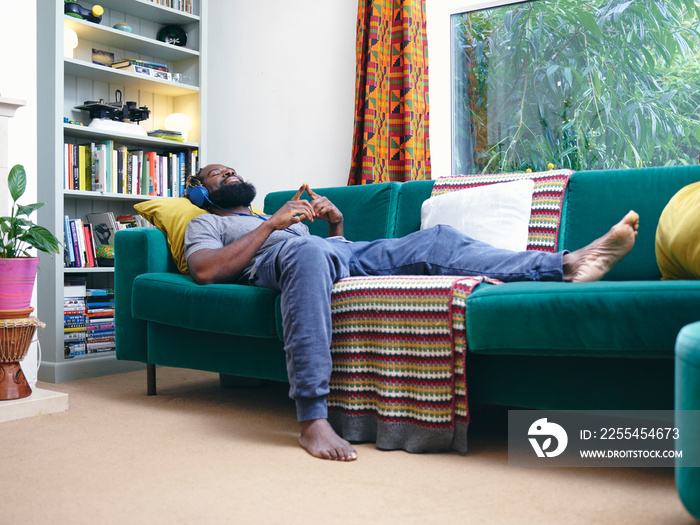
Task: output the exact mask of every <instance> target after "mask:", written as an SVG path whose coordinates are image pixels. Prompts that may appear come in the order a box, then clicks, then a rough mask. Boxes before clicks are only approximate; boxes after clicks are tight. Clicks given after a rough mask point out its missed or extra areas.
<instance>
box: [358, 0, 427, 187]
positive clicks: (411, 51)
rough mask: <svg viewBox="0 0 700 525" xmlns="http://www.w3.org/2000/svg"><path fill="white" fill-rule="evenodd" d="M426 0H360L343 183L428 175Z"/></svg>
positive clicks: (420, 177) (412, 178) (423, 177)
mask: <svg viewBox="0 0 700 525" xmlns="http://www.w3.org/2000/svg"><path fill="white" fill-rule="evenodd" d="M428 116H429V109H428V39H427V36H426V22H425V0H359V5H358V15H357V76H356V80H355V131H354V137H353V148H352V165H351V170H350V178H349V181H348V185H350V186H351V185H355V184H372V183H374V182H388V181H400V182H403V181H409V180H421V179H429V178H430V144H429V137H428V121H429V119H428Z"/></svg>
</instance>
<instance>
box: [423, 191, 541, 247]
mask: <svg viewBox="0 0 700 525" xmlns="http://www.w3.org/2000/svg"><path fill="white" fill-rule="evenodd" d="M534 187H535V183H534V181H533V180H532V179H523V180H517V181H513V182H503V183H499V184H488V185H485V186H477V187H475V188H468V189H465V190H459V191H453V192H450V193H445V194H444V195H438V196H436V197H431V198H429V199H427V200H426V201H424V202H423V205H422V207H421V230H424V229H426V228H432V227H433V226H437V225H438V224H446V225H448V226H452V227H453V228H455V229H457V230H459V231H461V232H462V233H464V234H465V235H468V236H469V237H472V238H474V239H477V240H480V241H483V242H487V243H489V244H490V245H492V246H495V247H497V248H504V249H507V250H515V251H523V250H525V249H526V248H527V240H528V227H529V223H530V210H531V208H532V191H533V189H534Z"/></svg>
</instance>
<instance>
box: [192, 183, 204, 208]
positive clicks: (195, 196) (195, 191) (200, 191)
mask: <svg viewBox="0 0 700 525" xmlns="http://www.w3.org/2000/svg"><path fill="white" fill-rule="evenodd" d="M187 196H188V197H189V198H190V202H191V203H192V204H194V205H195V206H199V207H200V208H204V207H205V206H206V204H207V202H208V201H209V190H207V189H206V188H205V187H204V186H192V187H191V188H187Z"/></svg>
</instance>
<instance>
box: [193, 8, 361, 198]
mask: <svg viewBox="0 0 700 525" xmlns="http://www.w3.org/2000/svg"><path fill="white" fill-rule="evenodd" d="M209 15H210V17H209V29H208V35H209V40H208V52H209V61H208V83H207V85H206V86H205V87H204V89H205V90H206V93H207V97H208V98H207V100H208V116H207V118H208V130H207V158H205V159H202V160H203V161H204V163H214V162H216V163H223V164H228V165H230V166H233V167H235V168H236V170H237V171H238V172H239V173H240V174H241V176H243V177H244V178H247V179H248V180H250V181H251V182H253V184H255V186H256V187H257V190H258V198H257V199H256V200H255V204H256V205H257V206H258V207H262V198H263V196H264V195H265V194H266V193H269V192H270V191H275V190H282V189H293V188H296V187H298V186H299V185H301V183H303V182H308V183H309V184H310V185H311V186H312V187H324V186H338V185H341V186H344V185H345V184H347V180H348V176H349V173H350V160H351V154H352V130H353V118H354V116H353V113H354V95H355V34H356V18H357V0H332V1H331V0H294V1H293V2H289V1H288V0H256V1H254V2H251V1H248V2H239V1H235V2H229V1H226V0H210V2H209Z"/></svg>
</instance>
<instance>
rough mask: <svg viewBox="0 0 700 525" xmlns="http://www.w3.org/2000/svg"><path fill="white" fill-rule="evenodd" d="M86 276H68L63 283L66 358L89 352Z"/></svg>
mask: <svg viewBox="0 0 700 525" xmlns="http://www.w3.org/2000/svg"><path fill="white" fill-rule="evenodd" d="M86 293H87V290H86V286H85V278H84V277H74V278H68V277H67V278H66V279H65V281H64V285H63V343H64V358H66V359H70V358H74V357H77V356H83V355H85V354H86V353H87V347H86V345H85V343H86V338H87V329H86V317H85V295H86Z"/></svg>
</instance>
